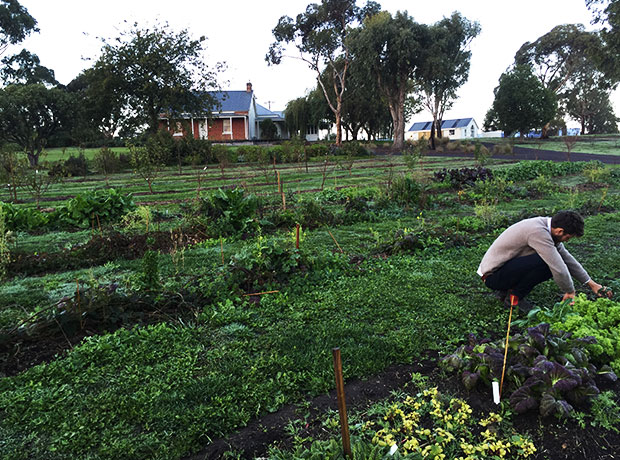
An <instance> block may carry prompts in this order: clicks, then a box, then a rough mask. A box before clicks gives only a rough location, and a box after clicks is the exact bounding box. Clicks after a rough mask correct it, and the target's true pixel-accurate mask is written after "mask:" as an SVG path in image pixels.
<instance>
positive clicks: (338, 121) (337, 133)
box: [334, 97, 342, 147]
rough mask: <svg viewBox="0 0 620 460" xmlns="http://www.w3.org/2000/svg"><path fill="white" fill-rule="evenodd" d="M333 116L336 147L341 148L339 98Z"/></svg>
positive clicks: (340, 109) (340, 106) (340, 103)
mask: <svg viewBox="0 0 620 460" xmlns="http://www.w3.org/2000/svg"><path fill="white" fill-rule="evenodd" d="M334 115H336V147H342V99H341V98H340V97H339V98H338V102H337V106H336V112H335V113H334Z"/></svg>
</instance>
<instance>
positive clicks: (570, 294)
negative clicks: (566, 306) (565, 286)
mask: <svg viewBox="0 0 620 460" xmlns="http://www.w3.org/2000/svg"><path fill="white" fill-rule="evenodd" d="M567 299H572V300H571V303H570V304H571V305H573V304H574V303H575V291H573V292H567V293H566V294H564V297H562V302H564V301H565V300H567Z"/></svg>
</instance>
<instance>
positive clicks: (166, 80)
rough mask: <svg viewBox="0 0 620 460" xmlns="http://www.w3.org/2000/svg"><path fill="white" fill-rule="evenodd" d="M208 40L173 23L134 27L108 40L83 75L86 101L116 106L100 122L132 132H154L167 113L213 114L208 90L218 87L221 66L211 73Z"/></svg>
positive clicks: (212, 105)
mask: <svg viewBox="0 0 620 460" xmlns="http://www.w3.org/2000/svg"><path fill="white" fill-rule="evenodd" d="M205 41H206V38H205V37H200V38H197V39H194V38H192V37H191V35H190V33H189V31H188V30H187V29H183V30H181V31H180V32H175V31H173V30H172V29H171V28H170V26H169V25H168V24H157V25H155V26H154V27H151V28H149V27H146V28H141V27H140V26H139V25H138V24H133V26H132V27H131V28H130V29H129V30H128V31H125V32H122V33H121V34H120V36H119V37H117V38H115V39H113V40H104V46H103V49H102V54H101V56H100V57H99V59H98V60H97V61H96V62H95V64H94V66H93V67H92V68H91V69H89V70H87V71H86V72H85V75H84V81H85V83H86V84H87V86H88V87H87V89H86V95H87V97H89V98H91V101H93V102H94V103H99V104H106V103H107V102H111V103H112V106H111V108H112V109H113V110H112V111H111V112H110V113H109V114H108V116H107V117H106V116H104V114H103V113H99V114H98V116H97V118H98V119H99V122H100V123H106V124H107V125H108V126H110V125H111V124H112V120H114V122H118V124H119V125H120V126H122V128H124V131H125V132H127V133H131V132H135V131H136V130H140V129H141V128H142V127H143V126H147V130H148V131H150V132H155V131H156V130H157V126H158V120H159V117H160V115H161V114H162V113H165V114H167V115H168V116H171V117H174V116H176V115H179V114H181V113H183V114H196V113H200V114H204V113H205V112H209V111H210V110H211V109H212V108H213V107H214V106H215V100H213V99H212V97H211V96H210V95H209V93H208V92H207V91H208V90H212V89H217V88H218V84H217V80H216V75H217V71H218V70H219V65H218V67H216V68H215V69H211V68H209V67H208V66H207V65H206V63H205V62H204V60H203V53H204V51H205Z"/></svg>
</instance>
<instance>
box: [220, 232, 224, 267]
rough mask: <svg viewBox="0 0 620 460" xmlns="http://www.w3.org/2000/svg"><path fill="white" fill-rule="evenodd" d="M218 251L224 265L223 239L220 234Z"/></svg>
mask: <svg viewBox="0 0 620 460" xmlns="http://www.w3.org/2000/svg"><path fill="white" fill-rule="evenodd" d="M220 253H221V254H222V265H224V241H223V240H222V237H221V236H220Z"/></svg>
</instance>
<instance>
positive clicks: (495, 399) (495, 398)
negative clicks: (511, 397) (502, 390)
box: [491, 382, 499, 404]
mask: <svg viewBox="0 0 620 460" xmlns="http://www.w3.org/2000/svg"><path fill="white" fill-rule="evenodd" d="M491 386H492V387H493V402H494V403H495V404H499V382H491Z"/></svg>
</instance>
